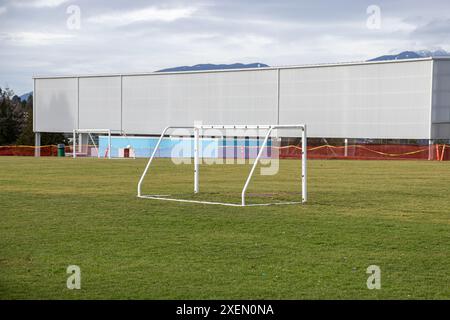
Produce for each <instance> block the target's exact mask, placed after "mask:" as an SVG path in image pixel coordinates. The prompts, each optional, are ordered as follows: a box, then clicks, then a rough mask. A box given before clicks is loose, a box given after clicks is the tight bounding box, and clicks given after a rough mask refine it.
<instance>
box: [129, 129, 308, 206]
mask: <svg viewBox="0 0 450 320" xmlns="http://www.w3.org/2000/svg"><path fill="white" fill-rule="evenodd" d="M175 129H188V130H192V131H193V135H194V183H193V184H194V190H193V191H194V194H198V193H199V192H200V137H201V131H202V130H204V129H219V130H220V129H222V130H223V129H225V130H235V129H236V130H246V129H252V130H267V132H266V134H265V135H264V140H263V142H262V144H261V146H260V149H259V151H258V153H257V156H256V159H255V161H254V163H253V165H252V167H251V169H250V172H249V174H248V176H247V179H246V181H245V184H244V186H243V188H242V191H241V201H240V203H239V204H237V203H226V202H211V201H201V200H188V199H178V198H171V197H170V195H156V194H155V195H144V194H142V183H143V181H144V179H145V177H146V175H147V173H148V171H149V169H150V166H151V164H152V162H153V160H154V158H155V155H156V152H157V150H158V148H159V147H160V145H161V142H162V140H163V139H164V137H165V136H167V135H168V132H169V131H171V130H175ZM277 129H294V130H300V131H301V134H300V135H298V136H299V137H301V140H302V152H301V155H302V159H301V162H302V165H301V199H299V200H300V201H286V202H269V203H257V204H248V203H247V202H246V192H247V189H248V187H249V185H250V182H251V180H252V177H253V175H254V172H255V169H256V167H257V165H258V163H259V162H260V160H261V157H262V155H263V153H264V150H265V149H266V148H267V145H268V141H269V138H270V137H271V134H272V133H273V131H274V130H277ZM137 197H138V198H142V199H154V200H165V201H178V202H190V203H200V204H214V205H223V206H234V207H244V206H268V205H282V204H300V203H306V201H307V134H306V125H304V124H297V125H194V126H182V127H180V126H174V127H172V126H169V127H166V128H165V129H164V130H163V132H162V133H161V136H160V137H159V140H158V142H157V143H156V146H155V148H154V150H153V152H152V154H151V156H150V158H149V160H148V162H147V165H146V167H145V169H144V172H143V173H142V175H141V178H140V179H139V182H138V186H137Z"/></svg>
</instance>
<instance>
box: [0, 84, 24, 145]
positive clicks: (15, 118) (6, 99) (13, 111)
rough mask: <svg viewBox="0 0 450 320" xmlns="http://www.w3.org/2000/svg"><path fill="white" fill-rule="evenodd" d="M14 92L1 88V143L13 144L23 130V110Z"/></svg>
mask: <svg viewBox="0 0 450 320" xmlns="http://www.w3.org/2000/svg"><path fill="white" fill-rule="evenodd" d="M13 95H14V93H13V92H12V91H11V90H10V89H8V88H6V89H5V90H2V89H1V88H0V145H12V144H14V143H15V142H16V140H17V138H18V136H19V134H20V131H21V116H22V115H21V112H20V106H19V105H18V104H17V100H14V101H13V100H12V99H11V98H12V97H13Z"/></svg>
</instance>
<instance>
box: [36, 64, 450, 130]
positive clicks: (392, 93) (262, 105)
mask: <svg viewBox="0 0 450 320" xmlns="http://www.w3.org/2000/svg"><path fill="white" fill-rule="evenodd" d="M434 63H435V67H434V78H433V79H434V81H433V82H434V94H435V97H434V99H433V101H434V108H435V109H434V111H433V116H431V115H430V112H431V101H432V98H431V93H432V88H431V85H432V81H431V79H432V70H433V67H432V66H433V61H432V60H418V61H406V62H405V61H403V62H395V63H369V64H343V65H329V66H326V65H325V66H316V67H292V68H279V69H277V68H273V69H263V70H237V71H218V72H217V71H216V72H197V73H177V74H158V73H155V74H145V75H117V76H103V77H102V76H98V77H94V76H90V77H79V78H76V77H75V78H55V79H46V78H36V79H35V92H36V95H35V114H36V119H35V131H37V132H71V131H72V130H73V129H74V128H76V127H77V128H80V129H86V128H110V129H114V130H119V129H122V130H124V131H125V132H127V134H158V133H160V132H161V130H162V128H164V127H165V126H168V125H192V124H193V123H194V121H202V122H203V123H204V124H211V123H213V124H276V123H280V124H293V123H306V124H307V125H308V128H309V132H308V135H309V136H311V137H330V138H331V137H336V138H372V139H376V138H380V139H428V138H429V137H430V132H431V131H433V134H436V135H439V136H447V138H449V136H448V133H449V131H450V128H448V125H446V124H442V123H441V124H438V123H437V122H442V121H443V120H442V119H444V120H445V119H447V120H445V121H448V119H449V115H450V112H449V110H450V108H449V107H448V101H449V99H448V97H449V95H450V92H449V90H450V89H449V86H448V84H449V83H450V67H449V65H450V61H435V62H434ZM78 87H79V91H78ZM78 97H79V98H78ZM78 99H79V101H78ZM431 117H433V122H435V123H436V126H435V125H434V126H433V130H432V129H431V126H430V119H431Z"/></svg>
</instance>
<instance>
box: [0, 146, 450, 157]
mask: <svg viewBox="0 0 450 320" xmlns="http://www.w3.org/2000/svg"><path fill="white" fill-rule="evenodd" d="M36 148H40V155H41V156H43V157H50V156H53V157H54V156H57V152H58V148H57V146H55V145H49V146H41V147H34V146H0V156H34V155H35V150H36ZM272 148H277V149H279V156H280V158H281V159H300V158H301V152H302V148H301V147H299V146H295V145H290V146H284V147H275V146H272ZM65 152H66V154H70V153H71V152H72V147H71V146H66V147H65ZM430 152H431V153H430ZM429 158H430V159H431V160H437V161H448V160H450V145H446V144H435V145H432V146H430V147H429V146H419V145H405V144H377V145H375V144H374V145H368V144H364V145H362V144H360V145H349V146H348V147H347V155H346V154H345V146H331V145H321V146H310V147H308V159H353V160H428V159H429Z"/></svg>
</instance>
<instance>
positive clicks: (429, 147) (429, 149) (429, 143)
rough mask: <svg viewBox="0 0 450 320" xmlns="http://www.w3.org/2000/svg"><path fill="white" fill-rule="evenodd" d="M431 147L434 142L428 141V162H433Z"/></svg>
mask: <svg viewBox="0 0 450 320" xmlns="http://www.w3.org/2000/svg"><path fill="white" fill-rule="evenodd" d="M433 145H434V140H432V139H430V140H428V160H433V153H434V150H433Z"/></svg>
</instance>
